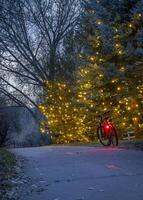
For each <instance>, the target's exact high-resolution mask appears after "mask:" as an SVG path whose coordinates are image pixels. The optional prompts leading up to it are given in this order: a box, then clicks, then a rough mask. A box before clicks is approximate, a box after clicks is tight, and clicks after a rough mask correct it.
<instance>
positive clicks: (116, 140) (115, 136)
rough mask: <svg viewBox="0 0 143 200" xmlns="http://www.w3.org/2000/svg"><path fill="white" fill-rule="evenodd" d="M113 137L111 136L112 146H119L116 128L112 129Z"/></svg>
mask: <svg viewBox="0 0 143 200" xmlns="http://www.w3.org/2000/svg"><path fill="white" fill-rule="evenodd" d="M112 129H113V130H112V136H111V144H112V145H113V146H118V134H117V131H116V129H115V127H112Z"/></svg>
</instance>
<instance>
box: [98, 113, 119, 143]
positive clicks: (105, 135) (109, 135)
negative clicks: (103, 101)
mask: <svg viewBox="0 0 143 200" xmlns="http://www.w3.org/2000/svg"><path fill="white" fill-rule="evenodd" d="M109 113H110V111H108V112H105V113H104V114H103V115H100V116H99V118H100V120H99V126H98V127H97V138H98V140H99V142H100V143H101V144H102V145H103V146H110V145H113V146H118V135H117V131H116V128H115V126H114V125H113V123H112V119H111V118H110V117H109V116H107V115H109Z"/></svg>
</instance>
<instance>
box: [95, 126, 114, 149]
mask: <svg viewBox="0 0 143 200" xmlns="http://www.w3.org/2000/svg"><path fill="white" fill-rule="evenodd" d="M97 137H98V139H99V142H100V143H101V144H102V145H103V146H106V147H107V146H110V145H111V138H110V137H109V135H107V134H104V133H103V131H102V128H101V127H98V128H97Z"/></svg>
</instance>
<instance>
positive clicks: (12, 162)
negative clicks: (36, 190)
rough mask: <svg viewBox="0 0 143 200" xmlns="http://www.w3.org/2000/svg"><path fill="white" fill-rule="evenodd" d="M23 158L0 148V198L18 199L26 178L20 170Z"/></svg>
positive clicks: (0, 199) (26, 180)
mask: <svg viewBox="0 0 143 200" xmlns="http://www.w3.org/2000/svg"><path fill="white" fill-rule="evenodd" d="M23 164H24V160H23V159H22V158H20V157H17V156H15V155H14V154H13V153H11V152H10V151H9V150H7V149H5V148H0V200H19V199H21V195H20V191H21V190H22V188H23V186H24V185H25V184H26V185H28V182H29V180H28V178H26V177H25V176H24V173H23V172H22V169H23Z"/></svg>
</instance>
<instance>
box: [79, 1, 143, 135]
mask: <svg viewBox="0 0 143 200" xmlns="http://www.w3.org/2000/svg"><path fill="white" fill-rule="evenodd" d="M142 8H143V3H142V1H133V0H131V1H116V0H112V1H108V2H107V1H106V0H103V1H98V0H97V1H92V0H91V1H87V2H85V1H84V9H85V12H84V15H83V17H82V21H81V30H82V31H81V33H82V35H81V36H80V38H81V43H82V41H84V43H82V44H83V51H82V53H81V54H80V55H79V57H80V58H81V60H82V61H83V66H82V67H80V68H79V71H81V70H83V71H85V72H86V70H87V66H88V65H90V66H92V67H90V68H89V69H88V75H87V76H86V78H87V79H88V80H90V82H91V83H92V86H91V88H92V90H89V88H85V89H84V90H80V93H81V95H82V104H84V105H85V107H86V106H87V105H88V102H89V100H90V99H91V98H90V96H92V98H93V99H96V104H93V107H94V109H95V110H96V114H100V113H103V112H104V111H106V110H111V115H112V117H113V118H114V121H115V123H116V125H117V126H118V129H119V130H120V132H121V131H122V133H124V132H127V131H129V130H134V131H135V132H137V133H138V132H139V131H140V129H141V128H142V127H143V123H142V113H141V110H142V105H141V104H142V101H141V97H142V94H141V93H142V89H141V88H142V81H141V80H136V79H135V77H137V74H136V73H134V72H133V70H132V69H134V68H137V65H138V63H140V62H141V63H142V59H141V52H142V49H141V48H142V38H141V34H140V33H141V32H142V25H141V24H142V22H143V12H142ZM95 65H97V66H98V69H97V68H94V66H95ZM93 68H94V70H93ZM101 69H104V70H103V71H104V75H103V74H100V76H101V77H102V76H103V77H104V78H103V84H102V87H101V86H98V84H96V81H95V80H96V79H97V78H98V75H97V74H98V72H99V70H101ZM93 71H95V72H93ZM77 73H78V72H77ZM93 74H94V75H93ZM132 75H133V76H132ZM78 79H79V80H81V81H79V80H78V83H79V86H78V88H81V87H82V84H84V83H83V82H82V80H83V77H82V76H81V77H80V78H79V77H78ZM93 88H94V89H93ZM99 91H102V95H99ZM89 92H90V96H88V97H87V94H88V93H89ZM139 93H140V94H139ZM87 116H88V119H91V118H92V116H93V115H92V114H90V110H89V112H88V115H87ZM96 119H97V116H96V117H95V121H96ZM89 123H90V120H89Z"/></svg>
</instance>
